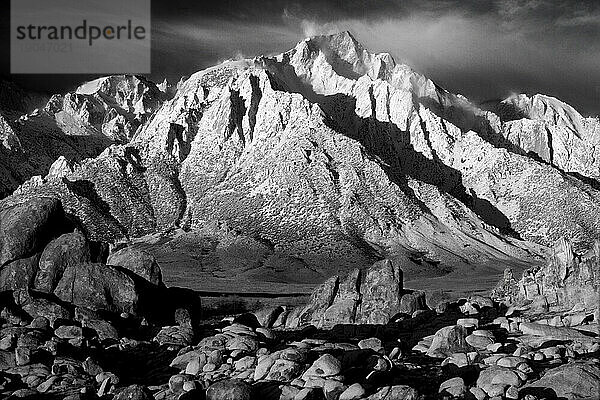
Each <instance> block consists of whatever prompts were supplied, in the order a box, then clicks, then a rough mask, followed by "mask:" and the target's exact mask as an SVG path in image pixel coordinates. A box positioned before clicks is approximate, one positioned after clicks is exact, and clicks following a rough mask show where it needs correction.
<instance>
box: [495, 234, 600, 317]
mask: <svg viewBox="0 0 600 400" xmlns="http://www.w3.org/2000/svg"><path fill="white" fill-rule="evenodd" d="M599 266H600V242H599V241H598V240H596V242H595V244H594V247H593V248H592V249H590V250H589V251H588V252H586V253H585V254H577V253H576V252H575V251H574V249H573V245H572V243H571V242H569V241H568V240H566V239H564V238H561V239H560V240H558V241H557V242H556V243H555V245H554V247H553V249H552V253H551V256H550V258H549V260H548V262H547V264H546V265H544V266H541V267H537V268H532V269H528V270H525V271H524V272H523V276H522V277H521V279H520V280H518V281H517V280H516V279H514V278H513V277H512V274H508V277H507V276H506V275H505V277H504V279H503V281H502V282H500V284H499V285H498V287H497V288H496V290H495V291H494V292H493V296H494V297H495V298H497V299H498V300H502V301H505V302H506V303H508V304H513V303H519V302H523V301H528V302H531V301H534V302H537V303H540V302H542V303H543V304H544V305H545V307H546V308H547V309H556V310H570V309H572V308H579V309H588V310H592V312H593V311H594V310H596V309H598V307H599V299H598V291H599V290H600V270H599Z"/></svg>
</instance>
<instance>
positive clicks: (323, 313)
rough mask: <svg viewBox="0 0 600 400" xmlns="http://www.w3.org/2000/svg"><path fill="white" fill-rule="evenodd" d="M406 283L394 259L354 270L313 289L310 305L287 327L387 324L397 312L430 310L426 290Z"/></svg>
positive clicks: (295, 313) (294, 314) (292, 317)
mask: <svg viewBox="0 0 600 400" xmlns="http://www.w3.org/2000/svg"><path fill="white" fill-rule="evenodd" d="M402 286H403V283H402V270H401V269H400V267H399V266H398V265H397V263H396V262H393V261H391V260H381V261H378V262H376V263H375V264H373V265H372V266H371V267H369V268H366V269H364V270H360V269H354V270H352V271H351V272H349V273H348V274H347V275H346V276H345V277H339V276H337V275H335V276H333V277H331V278H329V279H328V280H327V281H325V283H323V284H322V285H320V286H319V287H317V288H316V289H315V290H314V291H313V293H312V296H311V298H310V301H309V303H308V304H307V305H305V306H304V307H300V308H296V309H295V310H293V311H292V312H291V313H290V315H289V316H288V318H287V322H286V327H288V328H295V327H298V326H302V325H307V324H312V325H315V326H317V327H319V328H331V327H333V326H334V325H337V324H387V323H388V322H389V321H390V320H392V319H393V317H394V316H396V315H397V314H400V313H406V314H412V313H413V312H414V311H416V310H422V309H427V305H426V302H425V294H424V293H423V292H419V291H411V290H405V289H403V287H402Z"/></svg>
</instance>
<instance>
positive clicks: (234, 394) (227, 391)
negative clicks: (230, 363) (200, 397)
mask: <svg viewBox="0 0 600 400" xmlns="http://www.w3.org/2000/svg"><path fill="white" fill-rule="evenodd" d="M251 398H252V387H251V386H250V385H248V384H247V383H246V382H244V381H242V380H239V379H229V380H222V381H219V382H216V383H213V384H212V385H210V387H209V388H208V390H207V391H206V400H250V399H251Z"/></svg>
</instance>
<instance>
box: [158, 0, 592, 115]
mask: <svg viewBox="0 0 600 400" xmlns="http://www.w3.org/2000/svg"><path fill="white" fill-rule="evenodd" d="M157 3H158V4H157ZM153 12H154V17H155V19H154V21H155V22H154V27H155V28H156V32H155V33H154V39H153V40H154V42H155V53H154V60H155V62H154V71H156V75H160V74H161V73H162V74H167V75H168V76H169V77H171V78H173V77H175V76H177V75H180V74H182V73H192V72H194V71H196V70H198V69H201V68H204V67H206V66H209V65H211V64H213V63H215V62H218V61H220V60H223V59H226V58H232V57H236V56H239V55H244V56H254V55H258V54H265V53H266V54H268V53H274V52H281V51H285V50H287V49H288V48H290V47H292V46H293V45H294V44H295V43H296V42H297V41H299V40H301V39H302V38H303V37H305V36H310V35H314V34H321V33H331V32H334V31H339V30H346V29H348V30H350V31H352V32H353V33H354V35H355V36H356V37H357V39H358V40H359V41H361V42H362V43H363V44H364V45H365V46H366V47H367V48H369V49H370V50H372V51H388V52H390V53H392V55H393V56H394V57H395V58H396V60H397V61H401V62H405V63H407V64H409V65H411V66H413V67H414V68H415V69H417V70H418V71H420V72H423V73H425V74H427V75H428V76H429V77H430V78H432V79H433V80H434V81H436V82H437V83H439V84H441V85H442V86H444V87H446V88H448V89H450V90H452V91H455V92H459V93H462V94H464V95H466V96H468V97H471V98H472V99H474V100H475V101H483V100H488V99H491V98H500V97H504V96H506V95H507V94H509V93H510V92H513V91H515V92H530V93H536V92H542V93H546V94H549V95H554V96H557V97H559V98H561V99H563V100H565V101H567V102H569V103H571V104H573V105H574V106H575V107H577V108H579V109H580V110H581V111H582V112H584V113H586V114H593V115H596V114H598V113H600V2H598V1H597V0H587V1H585V0H584V1H580V0H557V1H555V0H496V1H494V0H426V1H423V0H408V1H400V0H397V1H390V0H370V1H366V0H361V1H359V0H346V1H331V2H322V1H315V0H308V1H302V2H299V1H273V0H258V1H252V2H250V1H224V2H214V3H206V4H196V5H193V6H190V5H179V4H178V2H177V1H174V0H172V1H169V2H167V3H164V4H163V3H162V2H160V1H158V0H155V1H154V3H153Z"/></svg>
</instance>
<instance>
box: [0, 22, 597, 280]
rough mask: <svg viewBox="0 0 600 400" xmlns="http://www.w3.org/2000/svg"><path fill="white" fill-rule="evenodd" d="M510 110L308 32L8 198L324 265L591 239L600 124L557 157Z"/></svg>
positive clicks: (119, 231)
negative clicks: (207, 232)
mask: <svg viewBox="0 0 600 400" xmlns="http://www.w3.org/2000/svg"><path fill="white" fill-rule="evenodd" d="M519 104H520V103H519ZM564 115H567V116H568V115H574V114H564ZM535 117H539V115H537V114H535ZM561 121H562V120H551V121H544V122H543V123H544V124H547V125H549V126H551V127H552V128H553V129H554V128H556V129H555V133H554V136H553V143H559V141H560V138H561V137H562V136H561V135H567V133H569V132H570V131H568V130H565V129H563V128H564V127H563V125H564V124H563V123H562V122H561ZM511 122H513V123H514V121H508V122H507V121H503V120H502V118H501V117H500V116H498V115H497V114H495V113H494V112H492V111H487V110H483V109H480V108H478V107H477V106H475V105H474V104H471V103H470V102H469V101H468V100H467V99H466V98H464V97H463V96H460V95H455V94H452V93H450V92H448V91H446V90H445V89H443V88H441V87H439V86H437V85H436V84H435V83H434V82H433V81H431V80H429V79H428V78H426V77H425V76H423V75H420V74H418V73H416V72H415V71H413V70H412V69H411V68H410V67H408V66H404V65H402V64H396V63H395V61H394V60H393V58H392V57H391V56H390V55H389V54H387V53H381V54H377V55H374V54H372V53H369V52H368V51H367V50H366V49H364V48H363V47H362V46H361V45H360V44H359V43H358V42H357V41H356V39H355V38H354V37H353V36H352V35H351V34H349V33H341V34H338V35H330V36H321V37H316V38H309V39H306V40H303V41H301V42H299V43H298V45H297V46H296V47H295V48H294V49H291V50H289V51H287V52H284V53H282V54H280V55H277V56H273V57H265V56H259V57H256V58H254V59H247V60H235V61H227V62H225V63H223V64H220V65H217V66H215V67H212V68H209V69H206V70H203V71H199V72H197V73H195V74H193V75H191V76H190V77H189V78H188V79H187V80H185V81H184V82H181V83H180V84H179V85H178V90H177V91H176V93H175V94H174V96H173V97H172V98H171V99H166V100H165V101H164V102H162V103H161V104H160V105H159V106H158V108H157V109H156V110H155V111H154V112H152V115H151V116H150V117H149V118H148V119H147V120H146V121H145V122H143V123H142V125H140V127H139V128H138V129H137V131H136V133H135V134H134V135H133V137H132V138H131V142H130V144H126V145H112V146H110V147H109V148H107V149H106V150H104V151H103V152H102V154H101V155H100V156H98V157H97V158H95V159H88V160H85V161H83V162H82V163H80V164H79V165H77V166H76V167H75V168H74V169H73V171H72V172H68V173H66V174H64V175H62V176H60V177H59V178H56V177H55V178H52V177H50V178H49V179H47V180H46V181H43V180H42V182H40V183H39V184H33V185H30V187H27V188H25V189H24V190H22V191H20V192H19V194H17V195H15V196H12V197H10V198H7V199H4V200H2V201H0V208H2V207H7V206H10V205H11V204H14V203H18V202H19V201H21V200H20V199H22V198H27V197H28V196H35V195H43V196H53V197H59V198H61V200H62V202H63V205H64V206H65V208H66V209H67V212H68V213H70V214H72V215H73V216H74V218H75V219H76V220H78V221H80V222H81V223H82V224H83V226H84V228H85V230H86V231H87V233H88V234H89V235H90V236H91V237H93V238H94V239H96V240H103V241H115V240H121V239H124V238H128V237H137V236H141V235H146V234H152V233H155V232H160V231H164V230H169V229H173V228H179V227H182V228H184V229H185V230H191V231H194V230H197V229H202V227H203V226H204V225H206V224H210V223H211V221H226V222H227V223H228V224H229V225H230V226H231V227H232V228H233V229H234V230H237V231H239V232H240V234H242V235H248V236H250V237H256V238H259V239H260V240H266V241H267V242H268V243H270V245H271V247H272V251H273V252H274V254H275V253H276V254H283V255H285V257H292V258H297V259H300V260H302V262H304V263H305V265H306V266H307V268H308V267H309V266H310V267H311V268H313V267H315V266H317V269H318V270H319V271H320V273H321V274H322V275H323V277H326V276H328V275H331V274H332V273H333V272H336V271H338V270H340V269H348V268H353V267H357V266H360V265H367V264H369V263H371V262H372V261H373V260H374V259H378V258H380V257H384V256H394V257H399V258H400V259H402V260H403V261H402V262H403V263H404V264H405V265H407V266H408V267H410V265H413V264H415V263H416V261H415V260H423V259H427V260H430V262H431V265H438V264H439V265H442V269H444V266H447V267H451V268H454V269H456V268H467V269H468V268H474V266H479V267H482V268H483V267H484V266H487V265H494V266H495V267H494V268H495V270H498V271H499V270H501V269H502V268H503V266H505V265H512V264H515V265H522V266H525V265H529V264H531V263H536V262H538V261H539V260H540V259H541V258H543V257H545V255H546V254H547V247H546V246H549V245H551V244H552V243H553V242H554V241H555V240H557V239H558V238H559V237H562V236H568V237H570V238H571V239H572V240H573V242H574V243H575V248H576V249H579V250H581V251H583V250H585V249H586V248H589V246H591V245H592V243H593V239H594V237H597V235H598V234H599V232H600V220H599V218H600V217H599V215H600V212H599V210H600V194H599V192H598V190H597V189H595V187H594V186H593V185H591V184H589V182H594V181H597V176H596V175H595V172H594V171H595V168H596V164H597V161H598V160H600V157H599V158H595V155H594V154H595V151H596V149H597V148H598V146H596V144H595V143H596V142H595V140H596V136H597V133H598V132H599V131H598V130H597V128H596V127H595V126H594V125H593V123H592V122H593V121H592V122H590V124H591V125H590V126H592V130H591V134H590V135H587V131H586V132H584V133H585V135H581V137H582V138H583V139H581V138H580V139H578V140H580V141H581V142H582V143H583V145H585V146H588V147H586V148H589V149H591V150H590V152H591V153H590V154H591V157H592V158H593V160H592V162H590V160H589V159H587V158H583V159H580V158H577V157H576V156H574V155H572V154H571V153H570V152H568V151H567V150H568V147H567V146H563V147H562V148H561V147H557V146H554V147H553V149H552V152H553V156H552V159H551V160H549V161H544V153H543V152H542V150H543V148H542V147H541V146H538V147H533V148H529V147H527V146H523V147H524V148H521V144H522V141H519V140H516V139H514V136H513V135H512V134H510V132H511V131H510V129H509V130H507V128H506V126H507V123H508V124H510V123H511ZM554 122H556V123H554ZM561 124H562V125H561ZM509 126H512V125H509ZM585 126H587V125H585ZM585 126H584V128H585ZM584 128H582V129H584ZM512 129H515V128H514V127H512ZM507 132H508V133H507ZM526 132H529V131H526ZM565 132H566V133H565ZM586 135H587V136H586ZM588 136H589V138H588ZM555 137H556V138H557V139H554V138H555ZM566 137H567V138H569V140H574V139H573V137H577V135H573V134H571V135H570V136H566ZM590 138H591V139H590ZM588 142H589V143H591V145H588V144H589V143H588ZM536 151H537V152H538V153H540V154H537V153H536ZM532 153H533V155H532ZM540 159H541V160H540ZM555 160H559V161H560V160H566V161H565V162H562V161H561V163H558V161H556V162H555ZM559 167H560V168H559ZM584 167H585V168H584ZM563 170H564V171H563ZM567 172H568V173H571V175H569V174H568V173H567ZM575 174H579V175H581V179H579V178H578V177H577V175H575ZM584 178H585V179H584ZM556 204H561V206H560V207H557V206H556ZM536 260H538V261H536ZM421 262H422V261H421Z"/></svg>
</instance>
